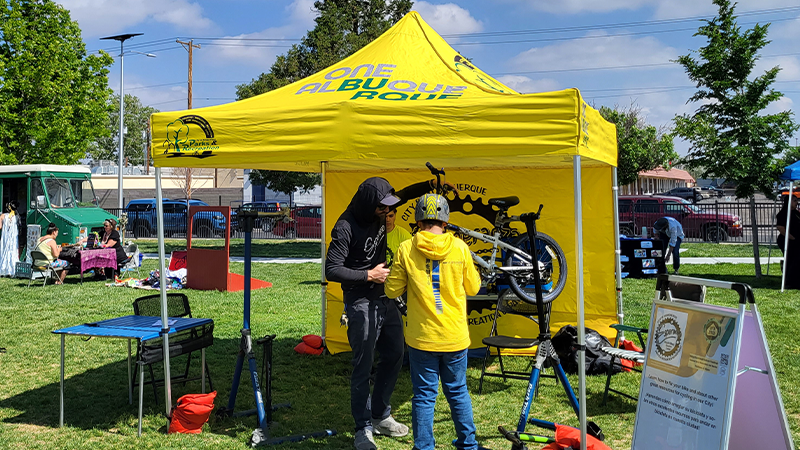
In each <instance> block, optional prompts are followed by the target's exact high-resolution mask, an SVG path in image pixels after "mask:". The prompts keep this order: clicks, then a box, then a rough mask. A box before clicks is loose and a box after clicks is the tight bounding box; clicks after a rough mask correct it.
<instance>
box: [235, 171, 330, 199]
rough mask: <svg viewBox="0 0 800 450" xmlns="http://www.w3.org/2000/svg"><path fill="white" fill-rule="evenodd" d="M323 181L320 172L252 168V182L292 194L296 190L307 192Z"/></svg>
mask: <svg viewBox="0 0 800 450" xmlns="http://www.w3.org/2000/svg"><path fill="white" fill-rule="evenodd" d="M321 181H322V176H321V175H320V174H318V173H309V172H283V171H280V170H252V171H250V182H251V183H253V184H260V185H263V186H266V187H267V189H270V190H272V191H275V192H282V193H284V194H288V195H289V196H291V195H292V194H293V193H294V192H295V191H296V190H298V189H299V190H300V191H301V192H303V193H306V192H308V191H310V190H311V189H313V188H314V186H316V185H318V184H319V183H320V182H321Z"/></svg>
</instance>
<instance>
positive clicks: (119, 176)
mask: <svg viewBox="0 0 800 450" xmlns="http://www.w3.org/2000/svg"><path fill="white" fill-rule="evenodd" d="M124 46H125V40H124V39H123V40H120V41H119V152H118V153H119V155H117V156H118V160H117V169H118V170H119V173H118V174H117V181H118V182H119V209H120V210H122V208H123V207H124V205H123V203H122V202H123V199H122V197H123V193H122V192H123V191H122V190H123V187H122V163H123V155H124V154H123V141H124V140H125V135H124V134H123V131H124V124H123V122H122V121H123V119H124V118H125V91H124V83H123V79H122V76H123V68H124V67H125V52H124V51H123V48H124Z"/></svg>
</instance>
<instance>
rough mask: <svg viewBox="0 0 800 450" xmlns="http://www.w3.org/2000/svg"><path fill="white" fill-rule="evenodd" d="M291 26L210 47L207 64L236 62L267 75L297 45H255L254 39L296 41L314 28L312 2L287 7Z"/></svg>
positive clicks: (299, 0)
mask: <svg viewBox="0 0 800 450" xmlns="http://www.w3.org/2000/svg"><path fill="white" fill-rule="evenodd" d="M286 13H287V16H288V22H287V24H286V25H283V26H280V27H273V28H267V29H265V30H262V31H257V32H254V33H247V34H240V35H236V36H226V40H224V41H217V42H215V45H208V46H207V47H206V48H207V49H208V50H209V51H208V59H207V60H208V61H212V62H213V63H214V64H227V62H235V63H237V64H244V65H248V66H253V67H258V68H260V69H262V70H264V71H267V70H269V67H270V66H271V65H272V63H273V62H274V61H275V57H276V56H277V55H279V54H283V53H286V52H287V51H288V50H289V47H291V45H292V44H293V43H296V42H288V41H254V40H253V39H297V38H298V37H299V36H303V35H305V34H306V31H308V30H309V29H311V28H313V27H314V19H315V18H316V17H317V12H316V10H314V1H313V0H295V1H293V2H292V3H291V4H289V5H288V6H287V7H286Z"/></svg>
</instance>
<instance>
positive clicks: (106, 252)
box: [80, 248, 117, 272]
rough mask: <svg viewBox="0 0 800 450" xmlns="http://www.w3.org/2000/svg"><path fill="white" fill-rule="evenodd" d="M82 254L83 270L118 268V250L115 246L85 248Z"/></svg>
mask: <svg viewBox="0 0 800 450" xmlns="http://www.w3.org/2000/svg"><path fill="white" fill-rule="evenodd" d="M80 254H81V272H86V271H87V270H90V269H99V268H103V267H109V268H111V269H116V268H117V251H116V250H114V249H113V248H96V249H85V250H81V251H80Z"/></svg>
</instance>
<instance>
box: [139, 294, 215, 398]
mask: <svg viewBox="0 0 800 450" xmlns="http://www.w3.org/2000/svg"><path fill="white" fill-rule="evenodd" d="M133 313H134V314H136V315H137V316H152V317H154V318H157V319H159V318H160V317H161V294H154V295H148V296H145V297H140V298H137V299H136V300H134V301H133ZM167 316H168V317H192V310H191V307H190V306H189V298H188V297H187V296H186V294H182V293H167ZM213 343H214V324H213V323H212V324H208V325H202V326H199V327H195V328H191V329H188V330H184V331H180V332H178V333H177V334H174V335H170V337H169V355H170V358H174V357H176V356H180V355H187V359H186V368H185V370H184V372H183V374H182V375H176V376H171V377H170V378H171V379H172V380H178V381H181V382H183V384H184V385H186V383H187V382H189V381H195V380H200V379H201V377H194V378H189V366H190V364H191V362H192V353H193V352H194V351H196V350H200V352H201V364H202V365H204V366H205V373H206V378H207V379H208V385H209V388H210V389H211V390H214V386H213V384H212V383H211V372H209V370H208V363H206V356H205V355H206V354H205V349H206V347H209V346H211V345H212V344H213ZM163 360H164V346H163V343H162V340H161V338H158V339H153V340H150V341H145V342H141V343H140V344H139V348H138V349H137V354H136V361H137V362H138V363H141V365H146V366H148V368H149V370H150V381H148V382H146V383H145V384H151V385H152V386H153V395H154V396H155V398H156V403H158V386H160V385H163V384H164V380H163V379H156V377H155V373H154V371H153V364H154V363H157V362H161V361H163ZM139 365H140V364H137V365H136V368H135V369H134V374H133V378H132V383H133V387H134V388H135V387H136V386H138V383H137V382H136V380H137V378H136V371H137V370H139ZM142 370H144V368H142Z"/></svg>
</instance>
